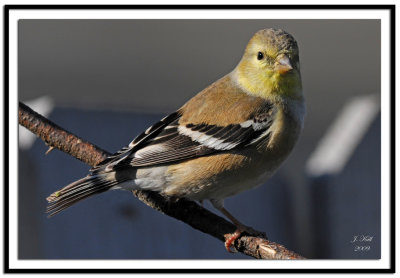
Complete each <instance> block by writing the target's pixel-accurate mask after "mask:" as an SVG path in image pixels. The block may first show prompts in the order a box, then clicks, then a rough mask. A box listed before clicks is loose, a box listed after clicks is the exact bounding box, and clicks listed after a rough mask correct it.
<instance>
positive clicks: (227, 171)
mask: <svg viewBox="0 0 400 278" xmlns="http://www.w3.org/2000/svg"><path fill="white" fill-rule="evenodd" d="M277 167H278V165H275V163H271V162H268V160H265V159H261V158H260V157H257V156H255V155H253V154H252V155H250V156H244V155H241V154H232V153H231V154H219V155H213V156H208V157H202V158H198V159H196V160H190V161H187V162H185V163H183V164H179V165H175V166H171V167H170V168H169V170H168V171H167V173H168V174H169V176H170V178H169V179H168V180H169V185H168V186H167V187H166V188H165V190H163V193H164V194H165V195H169V196H176V197H185V198H189V199H193V200H205V199H224V198H226V197H229V196H232V195H236V194H238V193H240V192H241V191H244V190H248V189H251V188H254V187H256V186H258V185H260V184H262V183H263V182H265V181H266V180H267V179H268V178H269V177H270V176H271V175H272V174H273V172H274V171H275V170H276V168H277Z"/></svg>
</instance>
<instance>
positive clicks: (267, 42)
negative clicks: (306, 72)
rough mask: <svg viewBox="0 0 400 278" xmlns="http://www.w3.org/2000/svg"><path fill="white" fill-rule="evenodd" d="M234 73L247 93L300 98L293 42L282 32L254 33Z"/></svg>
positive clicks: (297, 66) (299, 78) (297, 53)
mask: <svg viewBox="0 0 400 278" xmlns="http://www.w3.org/2000/svg"><path fill="white" fill-rule="evenodd" d="M236 71H237V79H238V80H237V81H238V83H239V84H240V85H241V86H242V87H243V89H245V90H246V91H248V92H249V93H251V94H254V95H257V96H261V97H265V98H268V97H274V96H287V97H291V98H301V97H302V94H301V76H300V65H299V52H298V47H297V43H296V41H295V40H294V39H293V37H292V36H290V35H289V34H288V33H286V32H284V31H282V30H274V29H265V30H261V31H259V32H257V33H256V34H255V35H254V36H253V38H252V39H251V40H250V42H249V43H248V45H247V47H246V50H245V53H244V55H243V58H242V60H241V61H240V63H239V65H238V67H237V69H236Z"/></svg>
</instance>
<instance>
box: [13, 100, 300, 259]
mask: <svg viewBox="0 0 400 278" xmlns="http://www.w3.org/2000/svg"><path fill="white" fill-rule="evenodd" d="M18 114H19V115H18V116H19V124H20V125H22V126H24V127H26V128H27V129H29V130H30V131H31V132H33V133H34V134H36V135H37V136H39V137H40V138H41V139H42V140H43V141H45V143H46V144H47V145H48V146H50V149H49V150H51V148H57V149H59V150H61V151H63V152H65V153H67V154H69V155H72V156H73V157H76V158H77V159H79V160H81V161H83V162H84V163H86V164H89V165H91V166H95V165H97V164H98V163H100V162H101V161H102V160H103V159H105V158H106V157H107V156H108V155H110V153H108V152H107V151H105V150H102V149H101V148H99V147H97V146H95V145H93V144H91V143H89V142H87V141H86V140H84V139H82V138H79V137H77V136H75V135H74V134H72V133H70V132H68V131H66V130H65V129H63V128H61V127H59V126H57V125H56V124H54V123H53V122H51V121H49V120H48V119H46V118H44V117H43V116H41V115H39V114H38V113H36V112H35V111H33V110H32V109H30V108H29V107H28V106H26V105H25V104H23V103H21V102H20V103H19V112H18ZM133 193H134V195H135V196H136V197H137V198H138V199H139V200H141V201H142V202H144V203H145V204H146V205H148V206H150V207H152V208H153V209H155V210H158V211H159V212H161V213H164V214H166V215H169V216H171V217H174V218H176V219H179V220H181V221H183V222H185V223H186V224H188V225H190V226H192V227H193V228H195V229H197V230H200V231H202V232H204V233H207V234H209V235H211V236H213V237H215V238H218V239H219V240H221V241H225V237H224V236H225V235H226V234H229V233H233V232H234V231H235V229H236V227H235V226H234V225H233V224H232V223H230V222H228V221H227V220H225V219H224V218H222V217H220V216H217V215H215V214H213V213H211V212H210V211H209V210H207V209H204V208H203V207H201V206H200V205H198V204H197V203H195V202H192V201H189V200H186V199H179V200H178V201H169V200H168V199H166V198H164V197H163V196H161V195H160V194H158V193H156V192H152V191H139V190H135V191H134V192H133ZM235 248H236V249H237V250H238V251H239V252H242V253H244V254H246V255H248V256H251V257H254V258H257V259H304V257H302V256H300V255H298V254H296V253H295V252H293V251H290V250H288V249H286V248H285V247H284V246H282V245H280V244H277V243H275V242H272V241H269V240H267V239H264V238H259V237H253V236H246V235H243V236H241V237H240V238H239V239H237V240H236V241H235Z"/></svg>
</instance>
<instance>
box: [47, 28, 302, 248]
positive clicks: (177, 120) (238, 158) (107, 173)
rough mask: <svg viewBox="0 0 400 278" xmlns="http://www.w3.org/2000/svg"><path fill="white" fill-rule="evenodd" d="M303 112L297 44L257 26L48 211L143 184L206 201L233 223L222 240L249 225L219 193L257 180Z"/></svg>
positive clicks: (295, 133) (290, 144) (296, 132)
mask: <svg viewBox="0 0 400 278" xmlns="http://www.w3.org/2000/svg"><path fill="white" fill-rule="evenodd" d="M304 115H305V101H304V95H303V90H302V82H301V74H300V62H299V48H298V44H297V42H296V40H295V39H294V37H293V36H292V35H290V34H289V33H287V32H286V31H284V30H282V29H274V28H268V29H263V30H259V31H258V32H256V33H255V34H254V35H253V36H252V37H251V39H250V40H249V42H248V44H247V46H246V47H245V50H244V54H243V56H242V58H241V59H240V61H239V63H238V64H237V66H236V67H235V68H234V69H233V70H232V71H231V72H229V73H228V74H226V75H225V76H223V77H222V78H220V79H218V80H217V81H215V82H214V83H212V84H211V85H209V86H208V87H206V88H205V89H204V90H202V91H200V92H199V93H198V94H196V95H195V96H194V97H192V98H191V99H190V100H189V101H187V102H186V103H185V104H184V105H183V106H182V107H181V108H179V109H177V110H176V111H175V112H173V113H171V114H169V115H167V116H166V117H164V118H163V119H161V120H160V121H159V122H157V123H155V124H154V125H152V126H150V127H149V128H148V129H147V130H146V131H144V132H143V133H141V134H139V135H138V136H137V137H136V138H134V139H133V141H132V142H131V143H130V144H129V145H128V146H126V147H123V148H122V149H120V150H119V151H117V152H116V153H114V154H112V155H110V156H109V157H107V158H106V159H105V160H103V161H102V162H100V163H99V164H98V165H96V166H94V167H93V168H92V169H90V172H89V174H88V175H87V176H86V177H84V178H82V179H80V180H77V181H75V182H73V183H71V184H69V185H67V186H65V187H64V188H62V189H60V190H58V191H56V192H54V193H52V194H51V195H50V196H49V197H48V198H47V201H48V202H49V204H48V207H47V213H48V216H49V217H50V216H53V215H55V214H57V213H59V212H61V211H63V210H65V209H66V208H68V207H70V206H72V205H73V204H75V203H77V202H78V201H81V200H83V199H86V198H88V197H90V196H93V195H95V194H98V193H102V192H105V191H108V190H113V189H123V190H150V191H155V192H158V193H160V194H161V195H163V196H165V197H170V198H178V199H179V198H186V199H189V200H193V201H198V202H200V203H202V202H203V201H204V200H208V201H210V202H211V204H212V206H213V207H214V208H215V209H217V210H218V211H220V212H221V213H222V214H223V215H225V216H226V217H227V218H228V219H229V220H230V221H231V222H232V223H233V224H234V225H235V226H236V230H235V232H234V233H232V234H230V235H228V236H227V237H226V241H225V248H226V249H227V250H228V251H229V252H231V246H232V245H233V243H234V241H235V240H236V239H237V238H239V237H240V235H241V234H242V233H243V232H246V231H248V230H249V227H247V226H245V225H244V224H242V223H241V222H240V221H239V220H237V219H236V218H235V217H234V216H233V215H231V214H230V213H229V212H228V210H227V209H226V208H225V207H224V199H226V198H227V197H230V196H233V195H236V194H238V193H240V192H242V191H244V190H249V189H252V188H255V187H257V186H259V185H261V184H263V183H265V182H266V181H267V180H268V179H269V178H270V177H271V176H272V175H273V174H274V173H275V172H276V170H277V169H278V168H279V167H280V165H281V164H282V163H283V161H284V160H285V159H286V158H287V156H288V155H289V154H290V153H291V151H292V149H293V148H294V146H295V144H296V142H297V141H298V138H299V136H300V133H301V130H302V129H303V122H304Z"/></svg>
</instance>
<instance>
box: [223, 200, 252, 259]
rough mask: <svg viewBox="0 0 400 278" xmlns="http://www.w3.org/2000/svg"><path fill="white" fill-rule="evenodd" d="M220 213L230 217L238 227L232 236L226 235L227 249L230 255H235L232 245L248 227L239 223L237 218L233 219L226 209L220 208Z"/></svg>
mask: <svg viewBox="0 0 400 278" xmlns="http://www.w3.org/2000/svg"><path fill="white" fill-rule="evenodd" d="M218 210H219V211H220V212H222V214H223V215H225V216H226V217H228V219H229V220H231V221H232V223H233V224H235V226H236V230H235V231H234V232H233V233H232V234H226V235H225V248H226V250H227V251H228V252H229V253H233V252H232V250H231V245H233V243H234V242H235V240H237V239H238V238H239V237H240V235H241V234H242V233H243V232H244V231H246V227H245V226H244V225H243V224H242V223H240V222H239V220H237V219H236V218H235V217H233V215H232V214H230V213H229V211H227V210H226V209H225V208H224V207H222V208H218Z"/></svg>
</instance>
